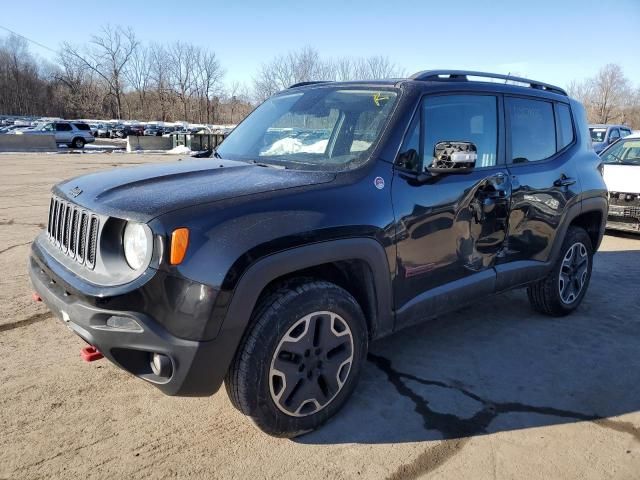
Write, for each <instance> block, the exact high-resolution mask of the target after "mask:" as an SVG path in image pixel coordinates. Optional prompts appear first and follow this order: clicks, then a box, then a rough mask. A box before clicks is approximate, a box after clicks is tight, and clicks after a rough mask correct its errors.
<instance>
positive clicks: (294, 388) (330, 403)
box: [225, 281, 367, 437]
mask: <svg viewBox="0 0 640 480" xmlns="http://www.w3.org/2000/svg"><path fill="white" fill-rule="evenodd" d="M253 320H254V325H253V327H252V329H251V331H250V333H249V334H248V336H247V338H246V339H245V341H244V343H243V345H241V347H240V349H239V351H238V353H237V354H236V358H235V360H234V362H233V364H232V366H231V368H230V370H229V373H228V374H227V378H226V380H225V385H226V389H227V392H228V394H229V397H230V398H231V401H232V403H233V404H234V406H235V407H236V408H238V409H239V410H240V411H241V412H242V413H244V414H245V415H248V416H250V417H251V418H252V420H253V421H254V423H255V424H256V425H257V426H258V427H259V428H260V429H261V430H263V431H265V432H266V433H268V434H270V435H274V436H279V437H294V436H296V435H300V434H302V433H305V432H308V431H311V430H313V429H315V428H317V427H318V426H320V425H321V424H322V423H324V422H325V421H327V420H328V419H329V418H330V417H331V416H332V415H334V414H335V413H336V412H337V411H338V410H339V409H340V408H341V406H342V405H343V404H344V402H345V401H346V400H347V398H348V397H349V395H351V393H352V391H353V389H354V388H355V386H356V382H357V378H358V375H359V372H360V369H361V367H362V364H363V362H364V359H365V358H366V352H367V329H366V323H365V320H364V315H363V314H362V310H361V309H360V306H359V305H358V303H357V302H356V300H355V299H354V298H353V297H352V296H351V295H350V294H349V293H348V292H346V291H345V290H343V289H342V288H340V287H338V286H336V285H334V284H331V283H328V282H323V281H310V282H306V283H302V284H298V285H297V286H286V287H283V288H281V289H279V290H277V291H275V292H274V293H273V294H271V295H269V296H268V297H267V298H265V300H264V301H263V302H261V305H260V306H259V307H258V309H257V311H256V312H255V315H254V319H253Z"/></svg>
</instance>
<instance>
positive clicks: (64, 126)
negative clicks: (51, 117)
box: [56, 123, 71, 132]
mask: <svg viewBox="0 0 640 480" xmlns="http://www.w3.org/2000/svg"><path fill="white" fill-rule="evenodd" d="M70 130H71V125H69V124H68V123H56V131H58V132H68V131H70Z"/></svg>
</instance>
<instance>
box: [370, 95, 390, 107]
mask: <svg viewBox="0 0 640 480" xmlns="http://www.w3.org/2000/svg"><path fill="white" fill-rule="evenodd" d="M388 101H389V95H385V94H384V93H380V92H376V93H374V94H373V103H375V104H376V107H382V106H384V104H385V103H387V102H388Z"/></svg>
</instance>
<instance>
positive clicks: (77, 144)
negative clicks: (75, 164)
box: [71, 137, 85, 148]
mask: <svg viewBox="0 0 640 480" xmlns="http://www.w3.org/2000/svg"><path fill="white" fill-rule="evenodd" d="M84 143H85V142H84V138H80V137H76V138H74V139H73V142H71V146H72V147H73V148H84Z"/></svg>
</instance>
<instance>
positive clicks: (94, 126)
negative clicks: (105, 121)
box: [87, 123, 98, 137]
mask: <svg viewBox="0 0 640 480" xmlns="http://www.w3.org/2000/svg"><path fill="white" fill-rule="evenodd" d="M87 125H89V128H90V129H91V135H93V136H94V137H97V136H98V124H97V123H88V124H87Z"/></svg>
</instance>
